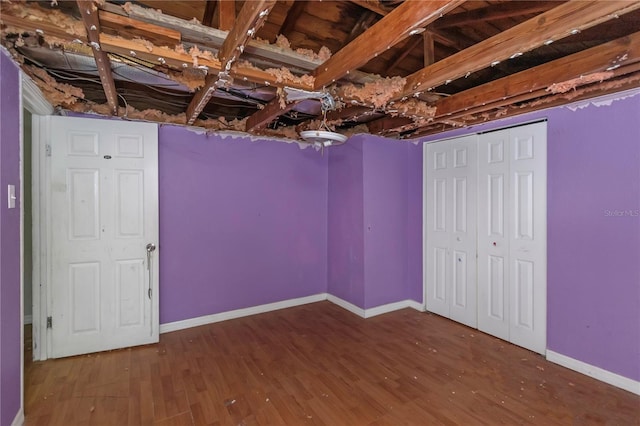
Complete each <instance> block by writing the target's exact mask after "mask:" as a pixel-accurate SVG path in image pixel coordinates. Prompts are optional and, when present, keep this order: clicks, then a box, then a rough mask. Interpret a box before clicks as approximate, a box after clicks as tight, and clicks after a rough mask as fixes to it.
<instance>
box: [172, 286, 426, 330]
mask: <svg viewBox="0 0 640 426" xmlns="http://www.w3.org/2000/svg"><path fill="white" fill-rule="evenodd" d="M323 300H328V301H329V302H331V303H334V304H336V305H338V306H340V307H341V308H343V309H346V310H347V311H349V312H352V313H354V314H356V315H358V316H359V317H361V318H371V317H375V316H376V315H382V314H386V313H388V312H393V311H397V310H399V309H404V308H412V309H415V310H417V311H420V312H424V311H425V308H424V305H423V304H422V303H418V302H416V301H414V300H402V301H400V302H395V303H389V304H387V305H382V306H376V307H375V308H369V309H362V308H360V307H358V306H356V305H354V304H353V303H350V302H347V301H346V300H343V299H340V298H339V297H336V296H333V295H331V294H327V293H320V294H314V295H313V296H307V297H300V298H297V299H289V300H283V301H281V302H275V303H268V304H266V305H259V306H252V307H250V308H243V309H236V310H234V311H227V312H220V313H218V314H211V315H205V316H202V317H197V318H189V319H186V320H182V321H175V322H169V323H166V324H160V333H161V334H162V333H170V332H172V331H178V330H184V329H185V328H191V327H198V326H201V325H206V324H213V323H215V322H220V321H226V320H230V319H234V318H241V317H246V316H249V315H256V314H262V313H265V312H271V311H277V310H278V309H285V308H292V307H294V306H300V305H306V304H308V303H315V302H321V301H323Z"/></svg>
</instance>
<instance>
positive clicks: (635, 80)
mask: <svg viewBox="0 0 640 426" xmlns="http://www.w3.org/2000/svg"><path fill="white" fill-rule="evenodd" d="M639 71H640V64H638V63H635V64H631V65H627V66H624V67H620V68H617V69H615V70H614V71H613V73H614V74H615V75H614V79H611V80H607V81H606V82H604V83H601V84H592V85H590V86H588V87H585V88H579V89H577V90H576V91H573V90H572V91H571V92H569V93H558V94H555V95H549V96H546V97H544V98H542V99H537V100H534V99H536V95H535V94H534V95H529V94H526V95H520V96H518V97H516V98H517V99H514V98H512V100H511V101H503V102H497V103H495V104H494V105H492V106H491V107H486V106H485V107H484V108H483V109H482V110H481V109H479V108H478V109H475V108H474V110H473V111H472V110H469V111H467V112H465V113H456V114H453V115H452V116H451V118H452V119H457V118H461V117H465V120H464V123H463V124H464V125H467V126H470V125H474V124H479V123H483V122H486V121H488V120H490V119H491V117H489V116H490V114H489V112H490V111H492V110H493V111H496V112H497V111H500V113H499V114H498V113H496V116H499V117H501V118H504V117H512V116H516V115H521V114H526V113H529V112H533V111H537V110H541V109H546V108H553V107H557V106H560V105H564V104H566V103H568V102H579V101H582V100H585V99H590V98H594V97H596V96H603V95H607V94H611V93H616V92H621V91H624V90H628V89H634V88H637V87H639V86H640V74H639ZM542 91H544V90H542ZM534 93H535V92H534ZM514 100H516V101H518V100H519V101H521V102H525V101H527V100H529V101H530V102H529V103H528V104H526V105H519V106H518V107H511V102H513V101H514ZM501 106H504V108H501ZM483 111H484V112H485V113H482V112H483ZM471 114H475V115H476V117H475V118H472V117H470V115H471ZM448 118H449V117H445V118H440V119H437V120H435V121H434V122H433V123H431V124H430V125H429V126H427V127H424V128H420V129H419V130H418V131H417V132H414V133H412V135H411V136H412V137H421V136H426V135H429V134H433V133H438V132H441V131H443V130H446V129H442V128H439V126H442V125H443V124H444V123H447V122H448V121H447V119H448Z"/></svg>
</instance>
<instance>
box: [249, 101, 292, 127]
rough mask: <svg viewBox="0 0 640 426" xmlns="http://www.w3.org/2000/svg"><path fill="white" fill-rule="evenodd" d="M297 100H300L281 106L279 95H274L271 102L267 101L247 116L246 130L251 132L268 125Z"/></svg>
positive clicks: (288, 109) (289, 108) (287, 110)
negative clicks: (259, 108) (262, 106)
mask: <svg viewBox="0 0 640 426" xmlns="http://www.w3.org/2000/svg"><path fill="white" fill-rule="evenodd" d="M299 102H300V101H293V102H289V103H287V104H285V107H284V108H283V107H282V104H281V102H280V97H279V96H278V95H276V97H275V98H274V99H273V100H272V101H271V102H269V103H267V104H266V105H265V106H264V108H262V109H261V110H258V111H256V112H254V113H253V114H252V115H251V116H249V118H248V119H247V123H246V126H247V127H246V131H247V132H251V131H253V130H257V129H260V128H262V127H264V126H266V125H268V124H269V123H271V122H272V121H273V120H275V119H276V118H278V117H280V116H281V115H283V114H286V113H287V112H289V111H291V110H292V109H293V108H295V106H296V105H297V104H298V103H299Z"/></svg>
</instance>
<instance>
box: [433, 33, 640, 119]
mask: <svg viewBox="0 0 640 426" xmlns="http://www.w3.org/2000/svg"><path fill="white" fill-rule="evenodd" d="M638 61H640V32H637V33H634V34H632V35H630V36H628V37H622V38H620V39H617V40H614V41H610V42H608V43H604V44H601V45H599V46H595V47H592V48H590V49H586V50H583V51H580V52H577V53H574V54H573V55H569V56H565V57H563V58H560V59H556V60H555V61H551V62H548V63H546V64H543V65H538V66H536V67H533V68H529V69H527V70H525V71H521V72H519V73H516V74H513V75H510V76H508V77H504V78H501V79H499V80H494V81H492V82H489V83H485V84H483V85H481V86H477V87H474V88H471V89H468V90H465V91H463V92H460V93H456V94H454V95H452V96H449V97H446V98H443V99H441V100H440V101H438V102H436V117H443V116H446V115H449V114H452V113H455V112H459V111H464V110H465V109H469V108H470V107H471V106H477V105H486V104H490V103H492V102H495V101H498V100H501V99H504V98H511V97H513V96H516V95H520V94H523V93H531V92H533V91H536V90H539V89H546V88H548V87H549V86H551V85H552V84H554V83H561V82H563V81H567V80H572V79H574V78H579V77H580V76H585V75H588V74H592V73H595V72H606V71H607V69H609V68H610V69H611V70H613V69H615V68H617V67H619V66H623V65H627V64H632V63H634V62H638Z"/></svg>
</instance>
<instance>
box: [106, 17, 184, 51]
mask: <svg viewBox="0 0 640 426" xmlns="http://www.w3.org/2000/svg"><path fill="white" fill-rule="evenodd" d="M98 17H99V18H100V24H101V25H102V28H103V29H104V28H109V29H111V30H113V31H114V32H116V33H117V35H118V36H120V37H123V38H136V37H138V38H143V39H145V40H148V41H150V42H151V43H153V44H155V45H157V46H177V45H178V44H180V42H181V36H180V32H179V31H176V30H172V29H170V28H164V27H161V26H159V25H154V24H150V23H148V22H140V21H138V20H136V19H131V18H129V17H127V16H122V15H117V14H115V13H111V12H107V11H105V10H99V11H98Z"/></svg>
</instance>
